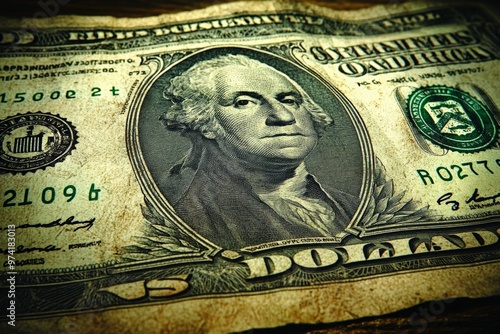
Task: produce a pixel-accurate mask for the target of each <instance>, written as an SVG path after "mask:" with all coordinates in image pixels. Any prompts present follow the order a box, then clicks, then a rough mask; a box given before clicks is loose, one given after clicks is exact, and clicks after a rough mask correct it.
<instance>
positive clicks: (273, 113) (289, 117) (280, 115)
mask: <svg viewBox="0 0 500 334" xmlns="http://www.w3.org/2000/svg"><path fill="white" fill-rule="evenodd" d="M294 123H295V116H294V114H293V113H292V112H291V111H290V110H288V109H287V108H286V107H285V106H283V105H281V104H280V103H274V104H271V105H270V106H269V115H268V116H267V118H266V125H275V126H276V125H277V126H283V125H290V124H294Z"/></svg>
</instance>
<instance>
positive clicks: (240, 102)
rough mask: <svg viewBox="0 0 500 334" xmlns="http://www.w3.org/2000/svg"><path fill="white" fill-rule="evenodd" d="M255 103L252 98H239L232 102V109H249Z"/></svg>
mask: <svg viewBox="0 0 500 334" xmlns="http://www.w3.org/2000/svg"><path fill="white" fill-rule="evenodd" d="M256 102H257V101H255V100H254V99H252V98H249V97H239V98H237V99H236V100H235V101H234V107H235V108H246V107H249V106H250V105H252V104H255V103H256Z"/></svg>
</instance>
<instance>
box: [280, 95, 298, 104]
mask: <svg viewBox="0 0 500 334" xmlns="http://www.w3.org/2000/svg"><path fill="white" fill-rule="evenodd" d="M281 103H283V104H288V105H291V106H297V105H299V101H298V100H297V99H296V98H295V97H293V96H287V97H284V98H283V99H281Z"/></svg>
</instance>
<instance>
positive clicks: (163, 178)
mask: <svg viewBox="0 0 500 334" xmlns="http://www.w3.org/2000/svg"><path fill="white" fill-rule="evenodd" d="M225 54H235V55H245V56H247V57H249V58H252V59H255V60H258V61H260V62H262V63H265V64H267V65H269V66H271V67H273V68H275V69H276V70H278V71H280V72H282V73H284V74H286V75H287V76H288V77H290V78H291V79H292V80H294V81H295V82H296V83H297V84H299V85H300V86H301V87H302V88H303V89H304V90H305V91H306V92H307V93H308V94H309V96H310V97H311V98H312V100H313V101H315V102H316V103H317V104H318V105H320V106H321V107H322V108H323V110H324V111H325V112H326V113H328V114H329V115H330V116H331V117H332V118H333V119H334V125H333V126H330V127H328V128H327V129H326V131H325V133H324V134H323V135H322V137H321V138H320V139H319V142H318V145H317V146H316V148H315V149H314V150H313V152H311V153H310V154H309V156H308V157H307V158H306V160H305V162H306V166H307V170H308V172H310V173H311V174H312V175H314V176H315V178H317V179H318V182H320V183H321V185H325V186H328V187H332V188H335V189H338V190H340V191H342V192H345V193H348V194H350V195H352V196H355V197H358V198H359V199H360V204H359V206H358V207H357V210H356V212H355V214H354V216H353V217H352V219H351V220H350V222H349V224H348V225H347V226H345V229H344V231H345V232H343V233H341V234H340V235H337V236H332V238H322V240H319V239H318V238H300V239H301V242H300V243H317V242H318V241H319V242H339V241H340V240H341V239H342V237H344V236H346V235H348V233H349V232H348V231H350V232H351V233H352V231H353V230H352V229H350V228H351V227H352V226H355V225H356V224H357V222H359V220H360V218H361V216H362V213H363V212H364V209H365V208H366V205H367V202H368V200H367V199H368V197H369V195H370V192H371V187H372V184H373V168H374V167H373V166H374V154H373V149H372V145H371V141H370V139H369V135H368V132H367V130H366V127H365V125H364V123H363V120H362V118H361V116H360V115H359V113H358V112H357V110H356V108H355V107H354V106H353V105H352V103H351V102H350V101H349V100H348V99H347V97H346V96H345V95H344V94H342V93H341V92H340V91H339V90H338V89H337V88H336V87H334V86H332V85H331V84H330V83H329V82H328V81H326V80H325V79H323V78H322V77H321V76H320V75H318V74H317V73H315V72H314V71H312V70H311V69H309V68H306V67H305V66H304V65H303V64H302V63H301V62H300V61H299V60H295V59H294V60H295V61H291V60H289V59H287V58H284V57H282V56H280V55H277V54H274V53H271V52H269V51H266V50H260V49H256V48H251V47H241V46H214V47H210V48H204V49H201V50H197V51H195V52H190V53H187V54H185V55H184V56H183V57H181V58H180V59H179V60H177V61H172V62H171V63H169V62H168V61H165V58H163V57H162V56H164V55H156V56H145V57H144V58H143V64H146V65H150V67H152V68H153V67H154V66H151V64H153V63H155V64H156V69H154V68H153V69H152V74H151V75H150V76H149V77H148V78H146V79H145V80H144V82H143V84H142V85H141V86H140V88H139V89H138V92H137V95H136V98H135V100H134V101H133V103H132V105H131V109H130V113H129V117H128V120H127V129H126V131H127V147H128V152H129V156H130V160H131V163H132V165H133V169H134V172H135V174H136V178H137V180H138V182H139V184H140V187H141V190H142V191H143V193H144V195H145V198H146V200H147V201H148V202H149V203H151V204H152V205H153V207H154V208H155V210H156V211H157V212H158V213H159V214H161V215H162V216H163V217H164V218H165V219H168V220H169V221H171V222H173V223H174V224H175V225H176V226H178V227H179V229H180V230H181V231H182V232H183V233H187V234H189V235H190V236H192V237H193V239H195V240H196V241H197V242H199V243H200V244H202V245H204V246H206V247H207V248H209V249H221V247H220V246H219V245H217V244H215V243H213V242H212V241H211V240H208V239H205V238H204V237H203V236H202V235H200V234H199V232H198V231H196V230H195V229H194V228H192V227H191V226H190V225H189V222H186V221H184V220H183V217H179V215H178V214H177V213H176V211H175V210H174V208H173V206H172V204H171V203H172V201H175V200H176V196H179V194H180V193H182V192H183V190H184V189H186V187H187V185H188V184H189V182H190V180H189V178H188V179H187V180H186V179H183V180H180V181H178V182H173V181H171V180H169V177H168V171H169V169H170V168H171V167H172V166H173V165H174V164H175V163H176V162H178V161H179V160H180V159H182V157H183V156H184V155H185V153H186V151H187V150H188V149H189V147H190V144H189V141H188V139H186V138H183V137H182V136H181V135H180V134H179V133H178V132H174V131H168V130H167V129H165V127H164V125H163V124H162V123H161V122H160V120H159V117H160V116H161V115H162V114H163V113H164V112H165V111H166V110H167V109H168V106H169V103H170V102H169V101H167V100H166V99H165V98H164V97H163V90H164V87H165V86H166V85H167V83H168V82H169V81H170V79H171V78H173V77H175V76H177V75H179V74H181V73H183V72H184V71H186V70H187V69H189V68H190V67H191V66H193V65H194V64H195V63H197V62H199V61H202V60H207V59H212V58H215V57H217V56H220V55H225ZM169 57H170V56H169ZM325 166H327V167H328V168H325ZM308 239H311V240H308ZM277 241H280V240H277ZM270 248H272V247H270Z"/></svg>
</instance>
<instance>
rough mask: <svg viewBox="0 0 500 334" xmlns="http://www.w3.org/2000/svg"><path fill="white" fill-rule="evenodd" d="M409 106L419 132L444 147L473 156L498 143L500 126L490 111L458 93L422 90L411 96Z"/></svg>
mask: <svg viewBox="0 0 500 334" xmlns="http://www.w3.org/2000/svg"><path fill="white" fill-rule="evenodd" d="M407 105H408V112H409V115H410V118H411V119H412V120H413V123H414V124H415V126H416V127H417V129H418V130H419V131H420V132H421V133H422V134H423V135H424V136H425V137H426V138H427V139H429V140H430V141H432V142H433V143H435V144H437V145H439V146H441V147H444V148H448V149H450V150H453V151H458V152H465V153H473V152H478V151H481V150H485V149H487V148H488V147H490V146H492V145H493V144H494V143H495V142H496V140H497V124H496V122H495V120H494V118H493V116H492V114H491V113H490V111H489V110H488V109H487V108H486V107H485V106H484V105H483V104H482V103H481V102H479V101H478V100H477V99H476V98H474V97H473V96H471V95H470V94H468V93H466V92H464V91H461V90H459V89H456V88H453V87H447V86H427V87H420V88H417V89H416V90H414V91H413V92H412V93H411V94H410V96H409V97H408V103H407Z"/></svg>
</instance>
